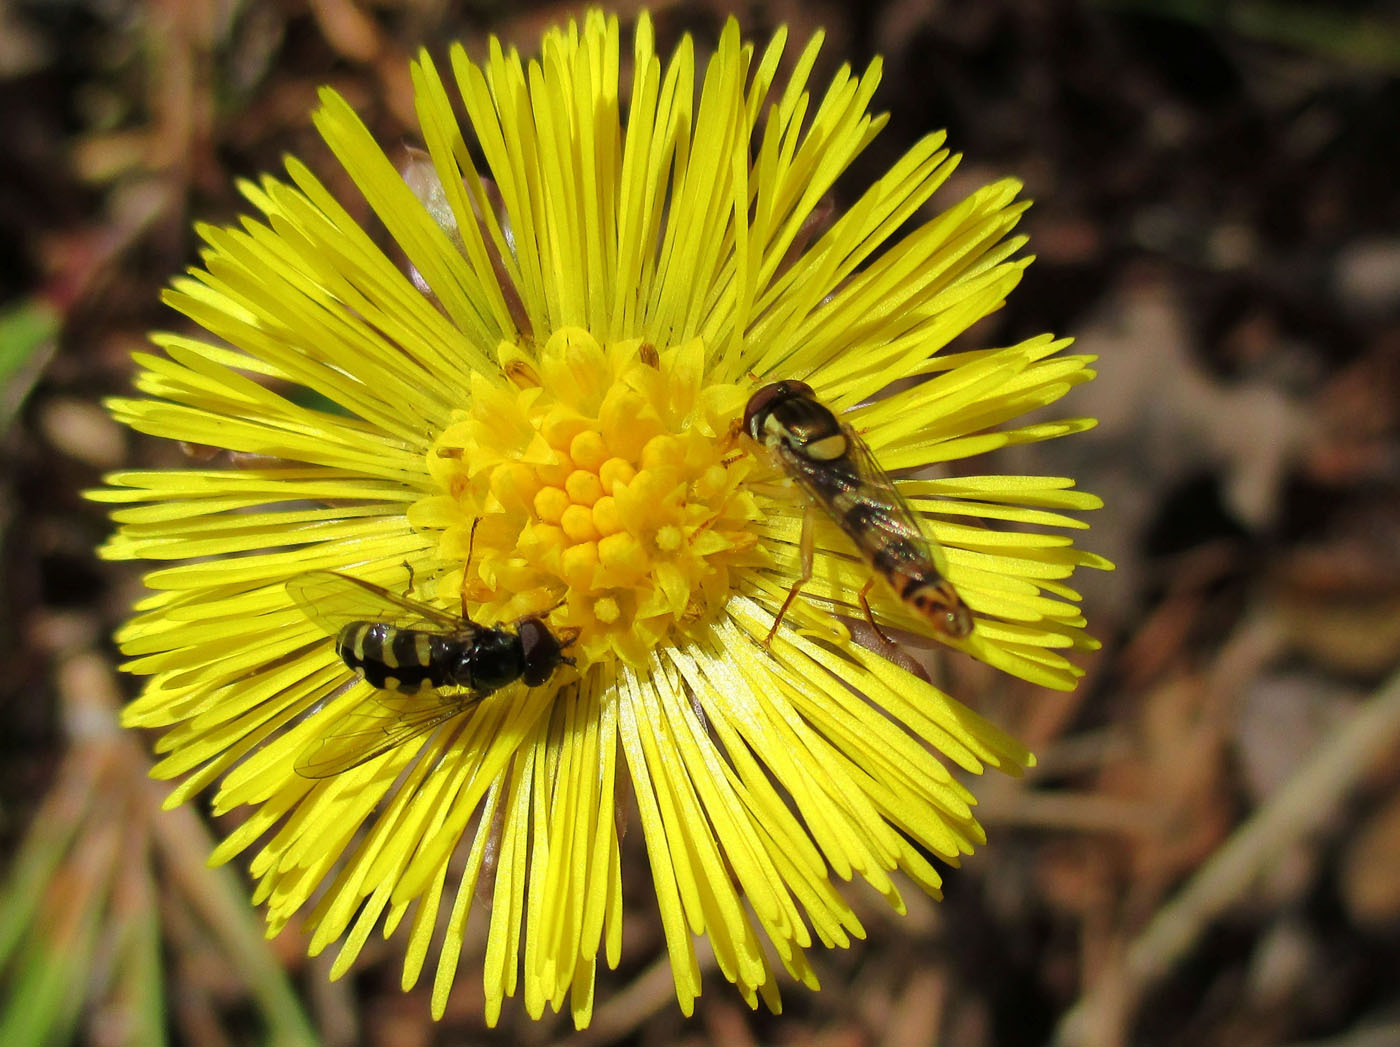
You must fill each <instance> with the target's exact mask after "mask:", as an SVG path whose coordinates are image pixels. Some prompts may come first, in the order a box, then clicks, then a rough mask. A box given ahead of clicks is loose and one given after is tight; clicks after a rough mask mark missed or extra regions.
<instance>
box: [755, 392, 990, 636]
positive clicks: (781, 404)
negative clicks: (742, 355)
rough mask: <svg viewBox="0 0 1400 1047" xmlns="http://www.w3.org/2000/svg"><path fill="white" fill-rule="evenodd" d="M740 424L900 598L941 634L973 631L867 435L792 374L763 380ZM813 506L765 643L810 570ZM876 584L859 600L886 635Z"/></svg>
mask: <svg viewBox="0 0 1400 1047" xmlns="http://www.w3.org/2000/svg"><path fill="white" fill-rule="evenodd" d="M744 430H745V431H746V432H747V433H748V434H749V436H751V437H752V438H753V439H754V440H756V441H758V442H759V443H761V444H763V445H764V446H765V447H767V448H768V451H769V453H770V454H771V455H772V456H773V458H774V460H775V461H776V462H777V464H778V465H779V466H780V467H781V468H782V469H783V471H784V472H786V473H787V474H788V475H789V476H791V477H792V478H793V479H794V480H796V481H797V482H798V484H799V485H800V486H801V487H802V489H803V490H804V491H805V492H806V493H807V494H808V495H809V496H810V497H811V499H812V502H813V503H814V504H816V505H820V506H821V507H822V508H823V509H825V510H826V511H827V513H828V514H829V515H830V516H831V518H832V520H834V521H835V522H836V524H837V526H839V527H840V528H841V530H842V531H844V532H845V533H846V535H847V536H848V537H849V538H850V539H851V541H852V542H854V543H855V546H856V548H857V549H858V550H859V551H860V554H861V556H862V557H863V558H864V559H865V561H866V563H868V564H869V565H870V567H871V568H872V569H873V570H874V571H875V573H876V574H878V575H879V576H880V577H882V578H884V579H885V581H887V582H888V583H889V584H890V588H892V589H893V590H894V593H895V595H896V596H898V597H899V599H900V600H902V601H903V602H904V603H905V604H907V605H908V606H909V607H910V608H912V609H913V610H914V611H915V613H917V614H918V615H919V616H920V617H922V618H924V619H925V620H926V621H928V623H929V624H930V625H932V626H933V628H934V629H935V630H936V631H938V632H939V633H942V634H943V635H944V636H948V637H950V638H952V639H955V640H960V639H962V638H963V637H965V636H967V635H968V634H969V633H971V632H972V624H973V623H972V613H971V611H969V610H968V608H967V605H966V604H965V603H963V601H962V597H960V596H959V595H958V593H957V590H955V589H954V588H953V586H952V585H951V584H950V583H949V581H948V579H946V578H944V577H943V574H942V573H941V572H940V571H939V570H938V568H937V567H936V566H934V559H933V552H932V549H931V547H930V544H929V539H928V538H926V537H925V536H924V533H923V531H922V530H921V529H920V528H919V524H918V517H917V516H916V515H915V513H914V511H913V510H912V509H911V508H910V507H909V504H908V503H907V502H906V501H905V500H904V498H903V497H902V496H901V495H900V493H899V491H898V490H896V489H895V485H894V481H893V480H891V479H890V477H889V474H887V473H886V472H885V471H884V470H883V469H881V468H880V466H879V465H878V464H877V463H876V461H875V457H874V455H872V454H871V453H870V448H869V447H867V446H866V445H865V441H863V440H862V439H861V438H860V437H859V436H857V435H856V434H855V433H854V432H853V431H852V430H851V428H850V427H849V426H845V425H842V424H841V422H840V421H839V420H838V419H837V417H836V415H834V414H832V412H831V411H830V410H829V409H827V408H826V407H825V406H823V405H822V403H821V402H820V401H819V400H818V399H817V398H816V394H814V393H813V392H812V387H811V386H809V385H808V384H807V383H805V382H799V381H792V380H789V381H784V382H774V383H773V384H771V385H765V386H764V387H763V388H761V389H759V390H758V392H756V393H754V394H753V396H752V397H750V398H749V402H748V406H747V407H746V408H745V409H744ZM810 510H811V507H810V506H809V507H808V514H807V516H805V517H804V518H803V523H802V542H801V552H802V576H801V577H800V578H799V579H798V580H797V584H796V585H794V586H793V587H792V590H791V591H790V592H789V593H788V596H787V599H786V600H784V601H783V606H782V607H781V608H780V609H779V611H778V616H777V617H776V618H775V619H774V620H773V628H772V629H770V630H769V631H768V639H767V641H765V642H771V641H772V639H773V636H774V634H775V633H776V632H777V631H778V624H779V623H780V622H781V621H782V620H783V616H784V615H785V614H787V610H788V607H789V606H790V605H791V604H792V601H793V600H794V599H795V598H796V596H797V594H798V592H799V591H800V590H801V588H802V586H803V585H805V584H806V583H807V581H808V579H810V578H811V577H812V555H813V548H812V542H813V538H812V526H811V525H812V520H811V513H810ZM873 584H874V579H873V578H872V579H871V580H870V581H868V582H867V583H866V584H865V586H864V588H862V589H861V591H860V595H859V597H858V599H859V601H860V606H861V609H862V610H863V611H864V612H865V617H866V620H867V621H869V622H870V625H871V628H873V629H874V630H875V632H876V633H877V634H878V635H879V636H880V637H881V638H882V639H884V640H885V641H886V642H889V637H887V636H885V634H884V632H883V631H882V630H881V629H880V627H879V626H878V625H876V624H875V619H874V618H873V617H872V616H871V614H870V604H869V602H868V601H867V600H866V593H867V592H869V591H870V587H871V585H873Z"/></svg>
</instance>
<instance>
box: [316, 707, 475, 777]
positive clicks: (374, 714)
mask: <svg viewBox="0 0 1400 1047" xmlns="http://www.w3.org/2000/svg"><path fill="white" fill-rule="evenodd" d="M480 700H481V699H480V697H479V696H478V695H475V694H473V693H471V692H470V691H458V692H455V693H454V692H443V691H424V692H423V693H421V694H408V695H405V694H394V693H392V692H389V691H377V692H375V694H374V696H373V697H372V698H369V699H367V700H366V702H365V703H364V705H362V706H360V707H359V708H358V709H356V710H355V711H354V712H352V713H350V714H349V715H348V716H346V717H345V718H344V719H343V720H341V721H340V722H339V723H337V724H336V725H335V727H333V728H331V729H330V731H329V732H328V733H327V734H326V736H325V737H323V738H321V739H320V740H319V741H315V742H312V743H310V744H309V745H307V747H306V748H305V749H303V750H302V751H301V755H300V756H298V757H297V761H296V769H297V773H298V774H299V775H301V776H302V777H303V778H331V777H334V776H335V775H337V774H341V773H343V772H345V771H349V770H353V769H354V768H356V767H359V766H360V765H361V764H363V763H368V762H369V761H370V760H373V759H374V758H375V757H376V756H383V755H384V754H385V753H387V752H388V751H389V750H390V749H397V748H398V747H399V746H401V745H408V744H409V743H410V742H412V741H414V739H417V738H422V737H423V736H424V735H426V734H429V733H431V732H432V730H433V729H434V728H436V727H438V726H440V725H442V724H444V723H446V722H447V721H448V720H451V719H452V718H453V717H455V716H458V715H460V714H461V713H464V712H466V711H467V710H468V709H470V708H471V707H472V706H473V705H475V704H476V703H477V702H478V701H480Z"/></svg>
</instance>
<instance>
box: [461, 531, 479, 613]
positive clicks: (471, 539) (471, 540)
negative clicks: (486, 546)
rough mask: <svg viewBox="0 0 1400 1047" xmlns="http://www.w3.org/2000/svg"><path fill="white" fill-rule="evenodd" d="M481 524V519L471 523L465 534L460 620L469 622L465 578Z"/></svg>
mask: <svg viewBox="0 0 1400 1047" xmlns="http://www.w3.org/2000/svg"><path fill="white" fill-rule="evenodd" d="M479 523H481V517H479V516H478V517H477V518H476V519H474V520H473V521H472V529H471V531H470V532H468V534H467V562H466V563H464V564H463V565H462V620H463V621H464V622H469V623H470V622H471V620H472V616H471V615H470V614H468V613H467V578H468V576H469V574H470V572H471V566H472V546H474V545H475V544H476V527H477V524H479Z"/></svg>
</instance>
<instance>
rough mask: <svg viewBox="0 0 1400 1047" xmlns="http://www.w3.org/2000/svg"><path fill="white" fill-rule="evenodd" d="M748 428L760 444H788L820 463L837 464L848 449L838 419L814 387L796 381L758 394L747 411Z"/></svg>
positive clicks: (781, 384) (749, 432)
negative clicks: (821, 400)
mask: <svg viewBox="0 0 1400 1047" xmlns="http://www.w3.org/2000/svg"><path fill="white" fill-rule="evenodd" d="M744 428H745V430H747V432H748V434H749V435H750V436H751V437H753V438H754V439H755V440H757V441H758V442H759V443H762V444H764V445H766V446H768V447H773V446H775V445H777V444H780V443H781V444H786V445H787V447H788V449H790V450H791V451H793V452H794V453H796V454H800V455H802V456H803V457H804V458H808V459H811V460H812V461H816V462H832V461H836V460H837V459H839V458H842V457H844V456H845V454H846V451H847V449H848V446H847V441H846V435H845V432H844V430H843V429H842V428H841V423H840V422H838V421H837V420H836V416H835V415H834V414H832V413H831V411H829V410H828V409H827V408H826V407H824V406H823V405H822V404H821V402H820V401H818V400H817V399H816V395H815V394H814V393H813V391H812V387H811V386H810V385H808V384H807V383H806V382H799V381H796V380H793V379H789V380H787V381H783V382H774V383H773V384H772V385H768V386H764V387H763V388H762V389H760V390H759V391H758V392H756V393H754V395H753V396H752V397H750V399H749V403H748V407H747V408H746V409H745V411H744Z"/></svg>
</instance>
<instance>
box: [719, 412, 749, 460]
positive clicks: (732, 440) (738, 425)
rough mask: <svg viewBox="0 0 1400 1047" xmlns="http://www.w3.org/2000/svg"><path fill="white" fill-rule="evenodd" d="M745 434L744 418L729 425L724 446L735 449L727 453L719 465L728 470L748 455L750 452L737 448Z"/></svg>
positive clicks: (737, 419)
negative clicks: (740, 438)
mask: <svg viewBox="0 0 1400 1047" xmlns="http://www.w3.org/2000/svg"><path fill="white" fill-rule="evenodd" d="M743 434H744V420H743V419H742V418H735V419H734V420H733V421H732V422H730V423H729V428H728V430H726V431H725V434H724V446H725V447H726V448H734V449H733V450H730V451H726V453H725V455H724V457H723V458H721V459H720V460H719V464H720V465H722V466H724V467H725V468H726V469H728V468H729V467H730V466H731V465H733V464H734V463H735V462H737V461H738V460H739V459H740V458H742V457H744V455H746V454H748V452H747V451H745V450H744V449H743V448H742V447H738V446H736V445H737V444H738V443H739V437H740V436H742V435H743Z"/></svg>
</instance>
